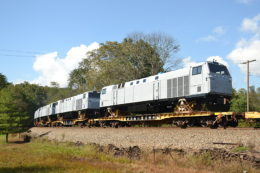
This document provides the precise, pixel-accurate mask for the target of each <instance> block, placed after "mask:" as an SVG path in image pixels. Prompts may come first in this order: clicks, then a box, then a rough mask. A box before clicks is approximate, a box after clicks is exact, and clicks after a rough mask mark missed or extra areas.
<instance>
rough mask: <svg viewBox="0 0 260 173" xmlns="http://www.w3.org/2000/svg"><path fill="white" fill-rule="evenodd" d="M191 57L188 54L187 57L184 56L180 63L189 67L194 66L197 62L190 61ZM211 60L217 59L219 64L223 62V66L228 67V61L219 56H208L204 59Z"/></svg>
mask: <svg viewBox="0 0 260 173" xmlns="http://www.w3.org/2000/svg"><path fill="white" fill-rule="evenodd" d="M191 59H192V58H191V57H190V56H189V57H187V58H184V59H183V60H182V63H183V65H184V67H190V66H194V65H196V64H198V62H195V61H192V60H191ZM213 60H214V61H217V62H219V63H221V64H224V65H225V66H227V67H228V63H227V62H226V61H225V60H224V59H223V58H222V57H220V56H210V57H208V58H207V59H206V61H213Z"/></svg>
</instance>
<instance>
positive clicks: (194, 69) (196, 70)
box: [192, 66, 202, 75]
mask: <svg viewBox="0 0 260 173" xmlns="http://www.w3.org/2000/svg"><path fill="white" fill-rule="evenodd" d="M201 71H202V66H198V67H193V68H192V75H197V74H201Z"/></svg>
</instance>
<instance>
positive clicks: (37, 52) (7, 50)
mask: <svg viewBox="0 0 260 173" xmlns="http://www.w3.org/2000/svg"><path fill="white" fill-rule="evenodd" d="M0 51H1V52H16V53H25V54H44V52H39V51H27V50H26V51H25V50H14V49H0Z"/></svg>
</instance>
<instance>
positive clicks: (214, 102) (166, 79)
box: [100, 61, 232, 112]
mask: <svg viewBox="0 0 260 173" xmlns="http://www.w3.org/2000/svg"><path fill="white" fill-rule="evenodd" d="M231 95H232V78H231V76H230V74H229V71H228V69H227V67H226V66H225V65H223V64H220V63H218V62H215V61H213V62H202V63H197V64H196V65H193V66H190V67H186V68H182V69H179V70H175V71H171V72H167V73H163V74H158V75H154V76H149V77H146V78H142V79H137V80H133V81H129V82H125V83H121V84H118V85H110V86H106V87H104V88H102V90H101V96H100V107H101V108H106V109H107V110H108V112H110V111H111V110H112V111H115V110H121V111H126V112H147V111H152V112H157V111H158V112H159V111H160V112H165V111H170V109H171V110H172V108H174V107H176V105H177V102H178V100H179V99H183V98H185V99H186V100H187V101H188V103H190V104H191V103H192V104H193V106H194V105H195V107H196V108H197V109H203V108H204V109H205V107H207V108H206V109H218V110H221V109H222V110H223V109H228V105H229V104H228V100H229V99H230V97H231ZM196 108H195V109H196Z"/></svg>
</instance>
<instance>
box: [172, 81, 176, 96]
mask: <svg viewBox="0 0 260 173" xmlns="http://www.w3.org/2000/svg"><path fill="white" fill-rule="evenodd" d="M172 97H177V78H174V79H172Z"/></svg>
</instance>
